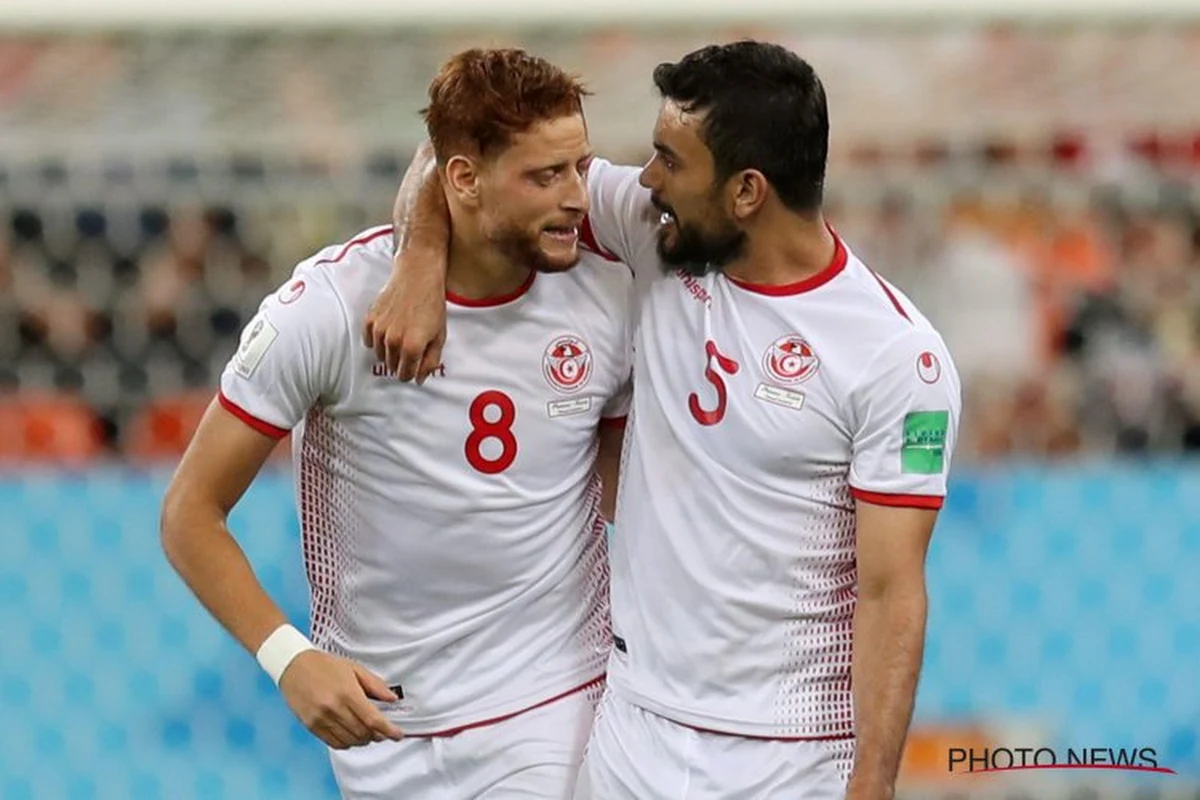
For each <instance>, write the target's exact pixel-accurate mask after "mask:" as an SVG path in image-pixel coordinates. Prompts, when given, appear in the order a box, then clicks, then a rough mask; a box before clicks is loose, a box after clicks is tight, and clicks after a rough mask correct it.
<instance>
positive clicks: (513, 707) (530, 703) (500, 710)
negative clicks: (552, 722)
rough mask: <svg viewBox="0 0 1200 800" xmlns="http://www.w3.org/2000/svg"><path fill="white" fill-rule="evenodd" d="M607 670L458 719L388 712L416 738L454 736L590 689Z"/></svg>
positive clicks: (409, 734) (391, 717)
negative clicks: (402, 716)
mask: <svg viewBox="0 0 1200 800" xmlns="http://www.w3.org/2000/svg"><path fill="white" fill-rule="evenodd" d="M604 679H605V674H604V672H603V671H601V672H600V673H599V674H598V675H594V676H593V677H591V678H586V679H583V680H582V681H581V680H579V679H575V680H572V681H564V682H563V683H565V684H566V685H567V687H568V688H566V689H558V690H557V691H555V690H551V692H550V694H549V695H547V694H545V693H542V692H538V693H536V694H534V695H532V696H530V695H527V696H525V697H522V698H520V699H518V700H514V701H513V702H511V703H505V704H504V705H501V706H497V707H496V708H494V709H488V710H485V711H480V712H478V713H476V714H473V715H471V716H470V717H469V718H468V720H467V721H465V722H458V721H455V720H453V719H446V718H441V719H433V720H428V721H421V722H418V723H414V722H413V721H412V720H404V719H399V718H397V717H396V716H395V715H390V714H389V715H388V716H389V718H390V719H391V720H392V721H393V722H395V723H396V724H397V725H399V726H400V729H401V730H402V731H404V735H405V736H406V737H408V738H414V739H432V738H441V737H446V736H455V735H457V734H459V733H463V732H464V731H468V730H474V729H475V728H484V727H487V726H489V725H496V724H498V723H501V722H504V721H506V720H510V719H512V718H513V717H517V716H520V715H521V714H524V713H526V712H529V711H533V710H535V709H538V708H542V707H543V706H548V705H550V704H551V703H554V702H557V701H559V700H563V699H565V698H567V697H570V696H571V695H574V694H577V693H579V692H582V691H584V690H586V689H590V688H592V687H593V686H597V685H599V684H601V683H603V682H604Z"/></svg>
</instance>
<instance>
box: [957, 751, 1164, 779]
mask: <svg viewBox="0 0 1200 800" xmlns="http://www.w3.org/2000/svg"><path fill="white" fill-rule="evenodd" d="M947 768H948V771H949V772H950V773H951V774H954V775H979V774H985V773H996V772H1020V771H1024V770H1078V769H1094V770H1114V771H1119V772H1142V773H1146V772H1148V773H1158V774H1160V775H1175V774H1176V772H1175V770H1173V769H1171V768H1170V767H1165V766H1162V765H1161V764H1160V762H1159V758H1158V751H1157V750H1155V749H1154V748H1153V747H1068V748H1066V749H1065V750H1062V749H1054V748H1051V747H951V748H950V749H949V750H948V751H947Z"/></svg>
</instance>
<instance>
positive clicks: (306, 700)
mask: <svg viewBox="0 0 1200 800" xmlns="http://www.w3.org/2000/svg"><path fill="white" fill-rule="evenodd" d="M299 275H300V273H299V272H298V273H297V277H296V278H294V279H293V280H292V281H290V282H289V283H288V284H286V285H285V286H284V287H283V288H282V289H280V290H279V292H277V293H276V294H275V295H272V296H271V297H269V298H268V299H267V300H266V301H264V303H263V305H262V307H261V308H260V310H259V313H258V315H256V316H255V318H254V319H252V320H251V321H250V323H249V324H248V325H247V327H246V329H245V331H244V332H243V334H242V340H241V343H240V345H239V347H238V351H237V352H236V353H235V354H234V356H233V358H232V359H231V361H230V363H229V365H228V367H227V368H226V370H225V373H224V374H223V376H222V379H221V384H222V385H221V391H220V394H219V395H218V396H217V397H216V398H214V400H213V401H212V403H211V404H210V405H209V408H208V409H207V411H206V412H205V414H204V417H203V419H202V420H201V422H200V425H199V427H198V428H197V430H196V433H195V434H194V436H193V438H192V441H191V443H190V444H189V446H188V448H187V451H186V452H185V453H184V456H183V459H182V460H181V461H180V463H179V465H178V467H177V469H176V471H175V474H174V476H173V477H172V479H171V483H170V485H169V487H168V489H167V492H166V495H165V498H164V500H163V506H162V513H161V523H160V527H161V537H162V545H163V549H164V551H165V553H166V555H167V559H168V560H169V561H170V563H171V565H172V567H174V568H175V570H176V572H178V573H179V575H180V577H181V578H183V580H184V582H185V583H186V584H187V585H188V587H189V588H190V589H191V590H192V592H193V593H194V594H195V595H196V597H197V599H199V600H200V602H201V603H202V604H203V605H204V606H205V608H207V609H208V611H209V612H210V613H211V614H212V615H213V616H214V617H215V618H216V619H217V620H218V621H219V622H220V623H221V624H222V625H223V626H224V627H225V628H226V629H227V630H228V631H229V632H230V633H231V634H232V635H233V636H234V637H235V638H236V639H237V640H238V641H239V642H240V643H241V644H242V646H243V647H245V648H246V649H247V650H249V651H250V652H251V653H254V654H255V655H256V657H257V658H258V660H259V663H260V664H261V665H262V666H263V668H264V669H265V670H266V671H267V672H268V674H270V675H271V677H272V679H273V680H274V681H275V682H276V683H277V684H278V685H279V686H280V689H281V690H282V691H283V694H284V696H285V698H286V699H287V702H288V705H289V706H290V707H291V708H292V710H293V711H294V712H295V713H296V715H297V716H298V717H300V719H301V720H302V721H303V722H304V723H305V724H306V725H307V726H308V727H309V729H310V730H312V731H313V733H314V734H316V735H317V736H319V737H320V738H321V739H322V740H324V741H325V742H326V743H327V744H329V745H330V746H332V747H351V746H354V745H357V744H365V743H367V742H370V741H377V740H380V739H382V738H385V737H386V738H395V737H398V736H399V735H400V732H399V731H398V730H396V729H395V728H394V726H391V725H390V724H389V723H388V722H387V721H386V719H384V717H383V716H382V715H381V714H380V713H379V711H378V710H377V709H376V708H375V707H374V706H372V705H371V704H370V703H369V702H368V701H367V699H366V694H365V693H364V692H369V693H370V694H371V695H372V696H375V697H381V698H383V699H394V696H393V695H392V693H391V692H390V691H389V690H388V689H387V687H386V685H384V683H383V681H381V680H380V679H379V678H377V677H376V676H373V675H370V673H367V672H366V671H365V670H363V669H362V668H361V667H358V666H357V665H354V664H351V663H349V662H347V661H344V660H343V659H337V658H335V657H333V656H330V655H327V654H325V653H322V652H320V651H318V650H316V649H315V648H314V647H313V645H312V644H311V642H309V641H308V640H307V638H305V637H304V636H303V634H301V633H300V632H299V631H297V630H296V629H295V628H293V627H292V626H291V625H289V624H288V622H287V619H286V617H285V616H284V614H283V612H282V611H281V610H280V608H279V606H278V605H276V603H275V602H274V601H273V600H272V599H271V598H270V597H269V596H268V595H267V593H266V591H265V590H264V589H263V587H262V585H261V584H260V583H259V582H258V579H257V578H256V576H255V574H254V570H253V568H252V567H251V565H250V563H249V561H248V560H247V559H246V556H245V554H244V552H243V551H242V549H241V548H240V547H239V546H238V543H237V541H236V540H235V539H234V537H233V536H232V534H231V533H230V531H229V529H228V526H227V520H228V516H229V513H230V511H231V510H232V509H233V507H234V506H235V505H236V504H237V502H238V501H239V500H240V499H241V497H242V495H243V494H244V493H245V491H246V489H247V488H248V487H249V486H250V484H251V483H252V482H253V481H254V479H255V477H256V476H257V475H258V473H259V471H260V470H261V469H262V465H263V464H264V463H265V461H266V459H267V458H268V456H269V455H270V454H271V451H272V450H273V449H274V448H275V446H276V444H277V443H278V440H279V439H280V438H282V437H283V436H284V435H286V433H287V431H288V430H290V429H291V428H292V427H293V426H294V425H295V424H297V423H298V422H299V420H300V419H301V418H302V416H303V414H304V413H305V412H307V410H308V408H310V407H311V406H312V405H313V403H314V402H316V399H317V398H318V397H319V396H320V394H321V392H322V390H323V387H325V386H326V385H327V381H328V379H329V376H330V375H331V370H332V369H333V365H332V364H331V358H330V356H331V355H332V348H331V347H329V343H330V342H331V341H334V340H340V341H343V342H344V341H345V340H346V338H347V336H346V333H347V330H346V326H345V321H344V315H343V314H342V312H341V311H339V310H337V309H330V308H329V307H328V306H326V305H324V303H323V301H326V302H327V300H328V298H324V297H321V295H322V293H321V292H320V291H318V290H313V291H311V292H309V290H308V286H309V284H310V282H313V277H312V276H307V277H299ZM306 293H307V294H309V295H310V296H309V302H307V303H303V304H302V303H301V300H302V299H303V295H305V294H306ZM293 305H295V306H301V305H303V306H307V307H309V308H308V311H307V313H306V312H305V311H302V310H298V309H296V308H289V306H293ZM318 306H319V307H320V308H318ZM339 329H340V330H341V331H342V335H341V336H340V337H338V336H337V333H338V330H339Z"/></svg>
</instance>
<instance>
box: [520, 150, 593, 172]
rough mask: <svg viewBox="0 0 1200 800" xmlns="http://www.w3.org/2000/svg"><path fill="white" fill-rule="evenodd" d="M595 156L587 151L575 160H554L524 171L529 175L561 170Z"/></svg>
mask: <svg viewBox="0 0 1200 800" xmlns="http://www.w3.org/2000/svg"><path fill="white" fill-rule="evenodd" d="M595 157H596V154H595V153H593V152H591V151H588V154H587V155H585V156H583V157H581V158H578V159H576V160H575V161H556V162H555V163H553V164H545V165H543V166H540V167H531V168H530V169H528V170H526V173H527V174H529V175H536V174H537V173H539V172H562V171H563V170H564V169H566V168H567V167H569V166H570V165H571V164H578V163H580V162H583V161H591V160H592V159H593V158H595Z"/></svg>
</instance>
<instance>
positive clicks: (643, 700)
mask: <svg viewBox="0 0 1200 800" xmlns="http://www.w3.org/2000/svg"><path fill="white" fill-rule="evenodd" d="M609 686H610V687H611V688H612V690H613V693H614V694H615V695H616V696H618V697H620V698H621V699H622V700H625V701H626V702H629V703H632V704H633V705H635V706H638V707H639V708H642V709H643V710H645V711H649V712H650V713H651V714H656V715H658V716H660V717H662V718H663V719H666V720H669V721H671V722H674V723H675V724H676V725H682V726H683V727H685V728H691V729H692V730H695V731H700V732H702V733H713V734H717V735H720V736H737V737H739V738H742V739H761V740H763V741H772V742H834V741H843V740H846V739H853V738H854V729H853V728H845V729H837V730H832V731H827V732H816V731H812V732H808V733H792V732H788V731H787V730H786V729H784V728H782V727H781V726H779V725H772V724H769V723H758V722H746V721H738V720H729V719H721V718H718V717H712V716H709V715H707V714H700V713H697V712H694V711H687V710H684V709H680V708H676V707H672V706H669V705H666V704H663V703H657V702H655V701H653V700H651V699H650V698H649V697H646V696H645V695H644V694H642V693H640V692H638V691H635V690H633V689H630V688H629V687H628V686H625V685H622V684H621V683H619V682H618V681H614V680H611V676H610V680H609Z"/></svg>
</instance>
